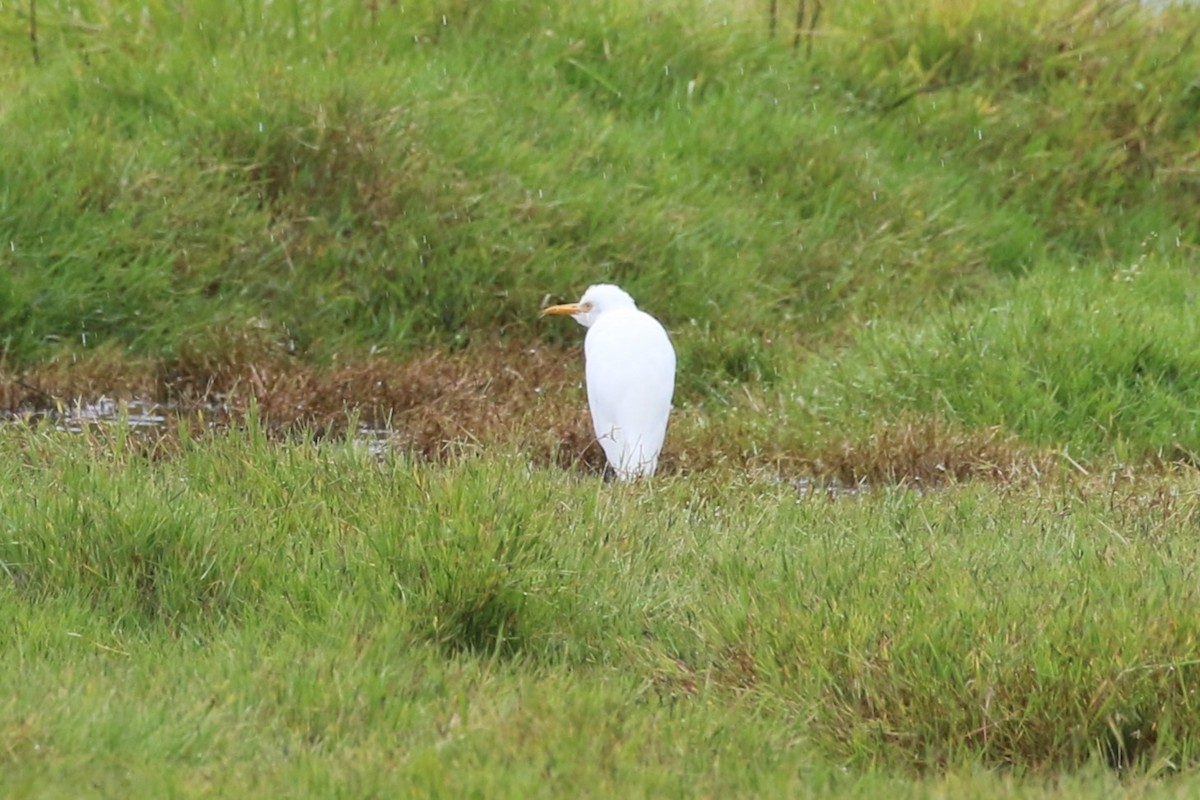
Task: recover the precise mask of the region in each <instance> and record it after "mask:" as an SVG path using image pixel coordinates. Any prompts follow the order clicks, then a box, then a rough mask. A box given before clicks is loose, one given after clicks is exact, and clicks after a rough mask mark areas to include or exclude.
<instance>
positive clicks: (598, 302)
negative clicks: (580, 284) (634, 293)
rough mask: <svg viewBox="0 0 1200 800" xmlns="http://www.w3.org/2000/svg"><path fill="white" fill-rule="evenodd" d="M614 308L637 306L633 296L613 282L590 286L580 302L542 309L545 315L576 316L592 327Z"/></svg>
mask: <svg viewBox="0 0 1200 800" xmlns="http://www.w3.org/2000/svg"><path fill="white" fill-rule="evenodd" d="M614 308H637V304H636V303H634V302H633V298H632V297H630V296H629V293H628V292H626V291H625V290H624V289H622V288H621V287H619V286H613V285H612V284H611V283H598V284H596V285H595V286H589V287H588V290H587V291H586V292H584V293H583V297H581V298H579V302H578V303H564V304H563V305H561V306H550V307H549V308H546V309H542V314H543V316H544V315H546V314H554V315H559V316H570V317H574V318H575V321H576V322H578V323H579V324H580V325H582V326H583V327H585V328H590V327H592V325H593V324H594V323H595V322H596V320H597V319H599V318H600V315H601V314H603V313H604V312H606V311H611V310H613V309H614Z"/></svg>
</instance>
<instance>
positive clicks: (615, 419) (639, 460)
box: [584, 309, 675, 474]
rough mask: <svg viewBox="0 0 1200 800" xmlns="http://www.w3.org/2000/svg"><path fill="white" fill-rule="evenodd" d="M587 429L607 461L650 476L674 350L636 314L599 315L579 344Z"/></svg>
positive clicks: (671, 382)
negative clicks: (587, 410) (589, 424)
mask: <svg viewBox="0 0 1200 800" xmlns="http://www.w3.org/2000/svg"><path fill="white" fill-rule="evenodd" d="M584 355H585V357H586V361H587V366H586V372H587V389H588V405H589V406H590V408H591V413H592V425H593V428H594V430H595V432H596V438H597V439H599V440H600V444H601V446H602V447H603V448H604V452H605V454H606V455H607V456H608V460H609V462H610V463H611V464H612V465H613V466H614V467H615V468H616V469H617V470H618V472H619V473H620V472H621V471H622V470H625V471H634V473H635V474H636V473H640V472H653V470H654V465H655V463H656V462H657V459H658V453H659V451H660V450H661V449H662V444H663V439H664V437H665V436H666V430H667V419H668V417H669V416H670V413H671V397H672V394H673V393H674V388H675V350H674V348H672V347H671V341H670V339H669V338H668V337H667V333H666V331H665V330H663V327H662V325H660V324H659V323H658V321H657V320H655V319H654V318H653V317H651V316H650V315H649V314H646V313H644V312H642V311H638V310H636V309H630V310H629V311H620V312H613V313H610V314H605V315H604V316H603V317H602V318H601V319H599V320H597V321H596V324H595V325H593V326H592V327H591V328H590V329H589V330H588V334H587V337H586V339H585V342H584Z"/></svg>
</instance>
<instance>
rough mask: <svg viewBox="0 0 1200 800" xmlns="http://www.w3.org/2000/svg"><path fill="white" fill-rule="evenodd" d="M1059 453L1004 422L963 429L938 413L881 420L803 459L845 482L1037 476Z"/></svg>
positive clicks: (928, 482) (818, 472)
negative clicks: (1026, 440)
mask: <svg viewBox="0 0 1200 800" xmlns="http://www.w3.org/2000/svg"><path fill="white" fill-rule="evenodd" d="M1058 461H1059V459H1058V457H1057V456H1055V455H1053V454H1050V453H1047V452H1044V451H1038V450H1033V449H1031V448H1029V447H1028V446H1025V445H1023V444H1022V443H1021V442H1019V441H1017V439H1016V438H1015V437H1013V436H1011V435H1009V434H1006V433H1005V432H1004V431H1002V430H1001V429H1000V428H996V427H990V428H982V429H970V430H962V429H958V428H955V427H954V426H952V425H949V424H948V423H946V422H943V421H941V420H937V419H921V418H918V419H901V420H897V421H880V422H877V423H876V424H875V427H874V429H873V430H872V432H871V433H870V434H868V435H867V436H866V437H865V438H860V439H845V440H842V441H840V442H836V443H834V444H832V445H830V446H827V447H826V448H824V449H823V450H822V451H821V452H819V453H818V454H816V455H815V456H814V457H812V458H811V459H805V458H802V459H801V463H803V464H804V466H805V467H806V471H808V472H810V473H811V474H812V475H813V476H814V477H816V478H824V479H826V480H832V481H837V482H838V483H841V484H843V485H847V486H856V485H862V484H867V485H871V484H917V485H925V486H936V485H939V484H944V483H947V482H961V481H968V480H985V481H990V482H995V483H1011V482H1019V481H1025V480H1037V479H1040V478H1041V477H1042V476H1044V475H1049V474H1051V471H1052V470H1056V466H1055V465H1056V464H1057V463H1058Z"/></svg>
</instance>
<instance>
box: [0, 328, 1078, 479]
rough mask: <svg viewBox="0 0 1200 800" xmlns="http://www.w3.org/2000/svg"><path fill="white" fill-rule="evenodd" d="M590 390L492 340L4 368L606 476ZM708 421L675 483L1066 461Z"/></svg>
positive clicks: (108, 355) (50, 407)
mask: <svg viewBox="0 0 1200 800" xmlns="http://www.w3.org/2000/svg"><path fill="white" fill-rule="evenodd" d="M214 353H215V354H214ZM581 381H582V353H581V352H580V349H579V348H578V347H574V348H566V349H563V348H555V347H546V346H542V345H530V344H527V343H526V344H521V343H512V342H509V343H502V342H491V343H488V344H487V345H486V346H475V347H472V348H469V349H467V350H462V351H457V352H446V351H443V350H434V351H430V352H426V353H423V354H420V355H418V356H416V357H414V358H412V359H410V360H408V361H403V362H398V361H396V360H394V359H389V358H382V357H362V358H356V359H346V360H343V361H338V362H335V363H334V364H332V365H330V366H326V367H317V366H314V365H312V364H306V363H303V362H301V361H299V360H298V359H295V358H293V357H291V356H288V355H287V354H285V353H283V352H282V351H279V350H278V349H271V348H268V347H262V346H259V345H256V344H255V343H254V342H250V341H231V342H228V343H226V345H225V346H223V347H221V348H219V349H217V350H213V349H206V350H204V351H203V353H202V354H201V353H195V354H188V353H185V354H184V355H183V356H182V357H180V358H179V359H178V360H176V361H175V362H173V363H170V364H153V363H146V362H135V361H131V360H129V359H127V358H125V357H123V356H122V355H121V354H120V353H117V352H112V351H100V352H97V353H95V354H93V355H91V356H89V357H88V358H86V359H75V360H62V361H58V362H54V363H50V364H47V365H45V366H43V367H41V368H39V369H36V370H32V371H30V372H27V373H22V374H15V373H12V372H7V371H0V405H2V406H3V408H4V409H6V410H8V411H9V412H15V411H24V412H35V413H36V412H56V411H61V410H62V409H64V408H69V407H70V406H72V405H73V404H74V403H76V402H78V401H79V400H80V399H83V400H85V401H90V400H94V399H95V398H97V397H101V396H105V397H109V398H113V399H118V400H120V399H127V400H128V399H143V400H149V401H152V402H155V403H159V404H162V405H163V406H165V407H168V408H171V409H174V410H175V411H177V412H178V413H180V414H188V413H192V412H194V411H196V410H205V411H206V418H207V419H208V420H209V421H210V422H211V421H218V422H220V421H227V420H228V419H237V418H239V417H241V416H243V415H245V414H246V413H247V412H248V411H249V409H250V408H251V406H252V405H253V406H254V407H256V408H257V412H258V415H259V417H260V419H261V420H262V421H263V423H264V424H265V426H266V428H267V430H268V431H270V432H272V433H274V434H277V435H281V436H282V435H295V434H296V433H299V432H304V431H309V432H312V433H313V435H316V436H341V435H345V434H346V433H347V429H348V426H349V425H350V424H351V422H352V420H355V419H357V421H358V422H359V424H361V425H365V426H367V427H371V428H376V429H385V428H386V429H387V431H388V434H387V436H388V439H389V442H390V443H391V444H392V446H394V447H395V448H397V449H399V450H401V451H403V452H406V453H408V454H411V455H414V456H416V457H419V458H422V459H428V460H445V459H448V458H452V457H454V456H455V454H458V453H462V452H464V451H469V450H471V449H473V448H482V447H487V446H491V445H496V444H507V445H508V446H512V447H516V448H519V449H520V450H521V451H522V452H525V453H527V454H528V456H529V459H530V461H531V462H533V463H537V464H554V465H558V466H560V467H563V468H567V469H578V470H581V471H584V472H587V473H591V474H598V473H599V472H601V471H602V469H603V465H604V456H603V453H602V451H601V450H600V448H599V446H598V445H596V443H595V441H594V439H593V437H592V433H591V430H590V425H589V421H588V416H587V404H586V398H585V396H584V393H583V392H582V391H581V386H580V384H581ZM214 408H215V409H219V411H218V412H216V413H214V412H213V409H214ZM702 413H703V412H702V411H699V410H696V409H689V408H686V407H685V408H683V409H681V410H680V411H679V413H677V414H676V416H675V418H674V421H673V422H672V426H673V427H672V430H673V435H672V436H670V437H668V444H667V449H666V451H665V452H664V454H663V460H662V463H661V469H662V471H663V472H664V473H666V474H679V473H697V472H705V471H709V470H713V469H731V468H732V469H737V470H745V469H751V468H756V469H767V470H769V471H771V472H773V473H775V474H777V475H779V476H782V477H784V478H801V477H803V478H808V479H812V480H814V481H816V482H817V483H819V484H833V485H838V486H861V485H881V484H912V485H923V486H935V485H940V484H943V483H947V482H961V481H968V480H984V481H989V482H997V483H1009V482H1020V481H1024V480H1038V479H1039V478H1040V477H1041V476H1042V475H1044V474H1048V473H1049V471H1050V470H1051V469H1053V468H1055V465H1056V464H1061V458H1060V457H1059V456H1057V455H1054V454H1047V453H1044V452H1036V451H1032V450H1030V449H1029V448H1028V447H1025V446H1023V445H1022V444H1021V443H1020V442H1018V441H1017V440H1015V439H1014V438H1013V437H1011V436H1007V435H1005V434H1004V433H1003V432H1002V431H1001V430H999V429H997V428H987V429H980V430H960V429H956V428H954V427H952V426H950V425H947V424H946V423H944V422H941V421H938V420H930V419H923V418H916V419H901V420H895V421H892V420H888V421H880V422H879V423H878V424H877V425H876V426H875V427H874V429H873V430H872V431H871V433H869V434H868V435H867V436H865V437H859V438H845V439H841V440H837V441H833V442H832V443H830V442H813V443H811V444H810V443H806V442H803V441H799V442H798V441H796V439H795V437H783V438H781V439H779V440H776V441H771V442H767V443H765V444H762V443H760V444H759V445H757V446H755V447H752V448H751V447H746V446H745V444H746V443H745V442H742V441H739V440H738V439H737V437H736V435H734V436H731V435H730V434H729V432H728V431H725V430H723V428H722V426H721V425H720V424H719V421H716V422H714V421H711V420H702V419H700V416H701V415H702ZM165 427H166V428H167V429H168V430H171V429H174V427H175V426H174V425H173V424H171V423H168V425H166V426H165ZM156 448H159V449H162V448H163V445H162V443H161V442H160V443H159V444H158V445H156Z"/></svg>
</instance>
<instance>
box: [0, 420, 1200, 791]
mask: <svg viewBox="0 0 1200 800" xmlns="http://www.w3.org/2000/svg"><path fill="white" fill-rule="evenodd" d="M0 449H2V450H3V454H4V458H3V459H2V460H0V463H2V464H3V466H2V467H0V471H2V473H3V474H2V477H3V480H2V481H0V507H2V508H3V509H4V512H3V516H2V518H0V526H2V528H3V535H2V537H0V538H2V540H3V543H2V545H0V561H2V562H3V565H4V569H5V572H6V574H7V575H8V576H10V580H8V581H6V582H5V583H4V584H3V587H2V588H0V591H2V592H3V594H4V598H3V603H2V604H0V608H3V612H2V614H3V616H4V618H5V619H4V626H3V629H4V630H5V631H6V633H5V644H4V647H3V648H0V659H3V662H4V663H3V667H4V668H3V670H0V674H3V675H4V676H6V677H5V678H4V679H3V683H4V690H5V695H6V696H7V697H9V698H10V700H9V702H8V703H6V704H5V706H4V707H3V710H2V711H0V742H2V744H3V746H2V747H0V753H2V754H3V755H2V758H3V759H4V762H5V769H4V770H3V776H4V777H3V778H2V779H0V781H2V783H3V785H4V786H5V787H6V794H8V795H9V796H18V795H20V794H22V793H29V794H40V792H39V791H35V790H36V789H37V787H40V786H56V787H59V788H58V789H57V790H55V791H56V792H61V793H62V794H70V793H71V792H72V791H77V790H80V789H81V788H82V787H85V786H101V787H105V789H106V791H130V790H132V791H134V792H135V793H138V794H144V793H148V792H151V791H155V790H157V791H166V792H170V793H174V794H180V795H186V796H204V795H225V796H228V795H229V794H230V793H232V794H246V793H249V792H251V791H256V792H262V791H266V792H268V793H271V794H278V793H286V794H295V795H321V794H326V793H329V792H334V793H342V794H348V795H349V794H354V795H361V794H362V793H363V792H368V791H381V792H387V791H395V790H397V789H399V788H401V787H405V786H409V787H421V789H422V791H425V792H429V793H458V792H462V791H471V792H487V793H489V794H500V795H504V796H523V795H525V794H528V793H536V794H562V793H568V794H576V793H580V792H584V793H594V794H610V793H611V792H614V791H629V792H632V793H633V794H635V795H650V794H661V793H663V792H667V793H670V794H687V795H705V796H707V795H712V794H729V793H734V794H747V793H760V792H768V793H778V792H788V793H796V794H801V795H806V794H812V795H816V794H818V793H821V794H823V793H825V792H833V793H836V794H839V795H842V796H859V795H862V796H867V795H869V794H870V793H871V792H877V791H889V792H891V791H901V792H910V793H911V794H912V796H925V793H926V792H927V791H928V792H930V793H936V792H937V791H939V787H941V789H940V790H941V791H946V790H948V789H947V788H946V787H947V786H951V785H955V784H956V783H959V782H961V783H963V785H964V786H965V787H966V788H965V789H964V790H969V791H976V792H978V793H980V796H986V793H988V792H992V791H1000V790H1001V789H1002V788H1003V787H1005V786H1009V787H1010V788H1011V787H1012V786H1014V785H1019V786H1020V787H1022V788H1021V791H1023V792H1028V793H1029V796H1039V793H1040V792H1043V791H1045V792H1050V794H1053V792H1052V791H1051V790H1050V789H1048V788H1047V787H1045V786H1042V788H1041V789H1039V788H1038V787H1039V786H1041V781H1043V780H1047V779H1049V778H1050V777H1051V776H1053V775H1056V774H1058V772H1059V771H1060V770H1068V771H1074V770H1077V769H1082V770H1083V771H1082V772H1078V773H1074V772H1070V773H1069V774H1075V776H1076V777H1074V778H1069V779H1067V782H1066V787H1072V786H1075V781H1080V782H1081V783H1080V786H1081V787H1085V788H1081V789H1080V790H1079V791H1080V792H1083V796H1089V794H1088V793H1091V796H1105V793H1107V792H1111V791H1112V790H1113V787H1114V780H1115V779H1114V778H1110V777H1105V774H1106V770H1105V769H1104V765H1105V764H1106V763H1108V764H1117V765H1120V766H1122V767H1123V769H1124V770H1125V771H1127V772H1131V773H1132V774H1133V775H1134V776H1140V777H1135V778H1133V779H1132V781H1133V783H1132V785H1134V786H1136V785H1139V783H1140V782H1144V781H1148V780H1151V779H1153V780H1154V781H1155V782H1159V781H1164V780H1165V783H1162V784H1161V786H1160V788H1164V789H1174V790H1179V791H1180V792H1182V791H1183V789H1182V788H1181V787H1186V786H1194V779H1193V778H1191V777H1190V776H1191V773H1190V771H1187V770H1186V769H1185V771H1184V774H1183V775H1180V776H1176V777H1167V776H1170V775H1172V774H1173V773H1175V772H1177V770H1179V769H1180V768H1186V767H1187V766H1188V765H1190V764H1191V763H1193V761H1194V759H1195V748H1196V742H1197V741H1200V714H1198V713H1197V709H1196V700H1195V697H1194V686H1195V681H1196V678H1197V671H1198V670H1200V652H1198V648H1200V638H1198V637H1200V625H1198V623H1197V621H1196V620H1197V616H1196V614H1195V608H1196V603H1197V597H1196V591H1197V590H1196V572H1197V569H1200V563H1198V562H1197V560H1196V558H1195V557H1194V556H1193V555H1192V554H1193V553H1194V551H1195V548H1194V547H1192V539H1193V532H1194V525H1195V519H1196V514H1197V513H1200V506H1198V505H1197V498H1200V484H1197V481H1196V478H1195V476H1194V475H1193V474H1191V473H1181V474H1180V475H1178V476H1177V477H1176V478H1173V479H1171V480H1170V481H1169V487H1170V488H1169V490H1167V489H1164V488H1147V487H1146V486H1144V485H1140V484H1138V483H1128V484H1121V483H1117V484H1114V485H1113V486H1112V487H1111V488H1108V489H1104V488H1100V489H1097V488H1096V487H1095V486H1094V485H1083V484H1079V485H1076V484H1073V483H1071V482H1066V483H1063V484H1061V485H1047V486H1044V487H1042V488H1040V489H1036V490H1015V489H1013V490H1000V489H996V488H992V487H987V486H983V485H974V486H972V485H964V486H960V487H951V488H948V489H946V490H943V491H940V492H935V493H931V494H924V495H922V494H917V493H914V492H912V491H909V490H905V489H890V490H876V491H873V492H869V493H866V494H860V495H847V496H838V495H824V494H819V493H818V494H813V495H808V494H804V493H798V492H797V491H796V489H795V488H793V487H792V486H790V485H785V484H770V483H763V482H756V481H753V480H748V479H745V478H739V477H738V476H737V475H736V474H722V475H714V474H710V475H709V476H708V478H707V479H700V480H683V479H676V480H668V481H662V482H659V483H657V484H655V485H654V486H653V487H648V488H640V487H633V488H620V487H615V488H604V487H601V486H599V485H597V484H595V483H593V482H592V481H590V480H580V479H578V478H575V477H572V476H569V475H566V474H563V473H555V472H546V471H544V470H531V469H529V468H528V467H525V466H523V465H522V463H521V460H520V455H519V454H517V453H511V452H510V453H503V452H501V453H497V454H495V455H492V456H488V457H486V458H467V459H465V460H463V461H460V462H458V463H456V464H454V465H451V466H433V465H424V466H422V465H416V464H412V463H409V462H407V461H405V460H403V459H393V458H388V459H385V460H382V461H377V460H374V459H372V458H371V457H369V456H368V455H366V453H365V451H364V449H363V448H362V447H360V446H359V445H356V444H353V443H344V444H337V445H323V446H316V445H304V444H300V443H289V444H273V443H270V442H268V441H267V440H266V439H265V437H264V436H263V435H262V433H261V431H259V430H258V428H257V427H256V426H254V425H253V424H252V425H251V427H250V429H249V430H248V431H246V432H244V433H236V432H232V433H228V434H214V435H206V436H203V437H201V438H199V439H187V440H185V441H184V442H183V444H182V446H181V449H180V450H179V451H178V452H174V453H165V452H163V451H156V450H151V451H147V450H146V448H145V447H143V446H141V445H140V444H139V443H138V441H137V440H136V439H135V438H125V435H124V434H123V433H121V432H120V429H119V428H118V429H117V432H116V433H115V434H103V433H93V434H90V435H82V436H81V435H75V434H62V433H55V432H52V431H26V430H20V429H9V430H7V431H3V432H0ZM920 775H925V776H926V777H925V778H923V779H921V781H920V782H918V783H916V784H907V783H906V781H907V779H909V778H911V777H912V776H920ZM1021 776H1024V779H1023V780H1022V781H1020V782H1019V783H1018V784H1013V783H1012V782H1013V781H1014V780H1015V779H1016V778H1018V777H1021ZM47 782H49V783H47ZM1145 785H1146V786H1150V785H1153V784H1149V783H1148V784H1145ZM906 786H907V788H905V787H906ZM922 787H923V788H922ZM1058 791H1061V792H1063V793H1071V792H1073V790H1072V789H1070V788H1060V789H1059V790H1058ZM50 794H53V793H50ZM42 796H46V795H42ZM1071 796H1079V795H1075V794H1073V793H1072V794H1071Z"/></svg>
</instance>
